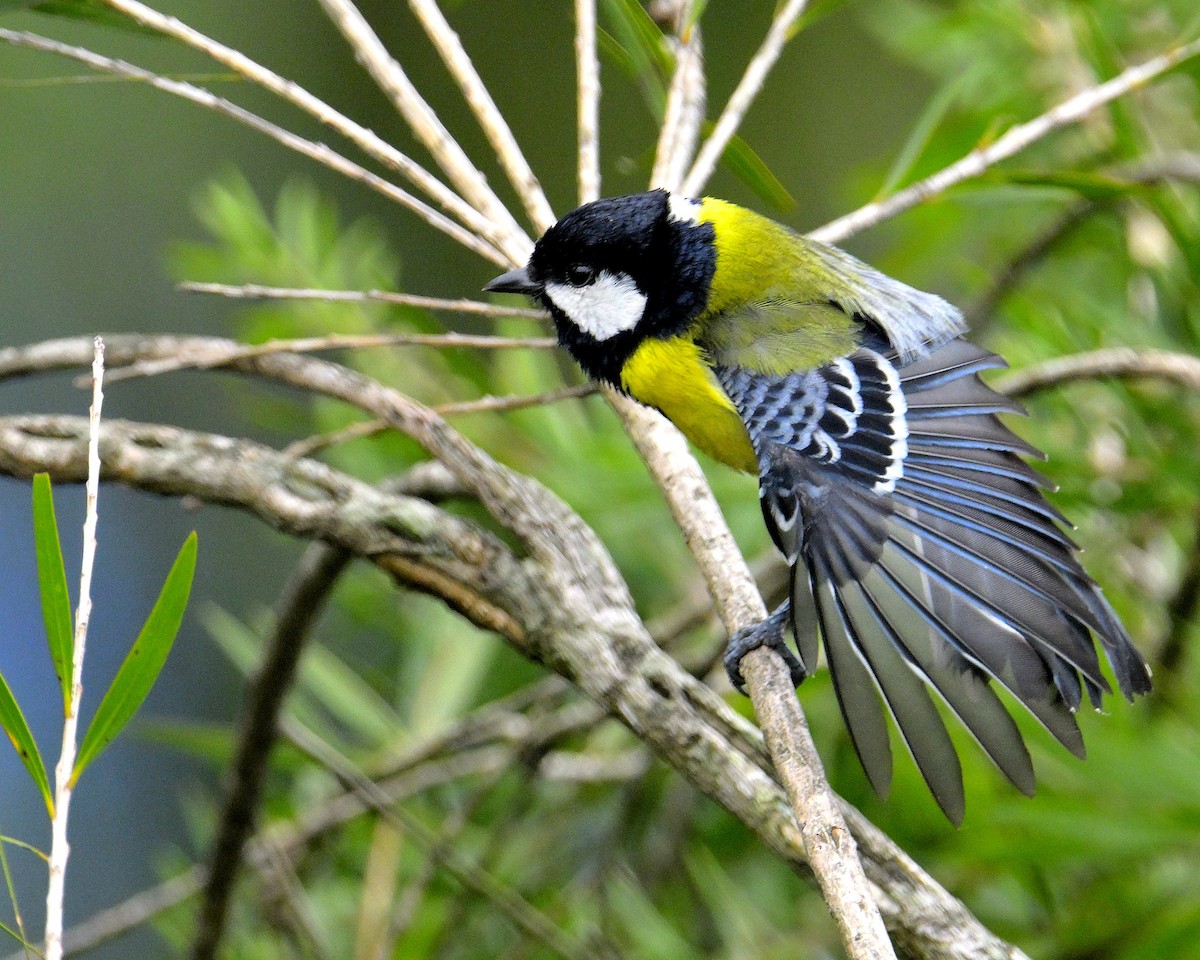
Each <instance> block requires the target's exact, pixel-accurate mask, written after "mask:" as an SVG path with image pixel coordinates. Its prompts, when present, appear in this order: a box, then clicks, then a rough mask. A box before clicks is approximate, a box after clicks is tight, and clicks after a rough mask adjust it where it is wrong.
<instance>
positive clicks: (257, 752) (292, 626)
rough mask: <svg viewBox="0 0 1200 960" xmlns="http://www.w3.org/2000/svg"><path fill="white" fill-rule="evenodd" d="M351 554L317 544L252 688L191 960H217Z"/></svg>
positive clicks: (294, 582)
mask: <svg viewBox="0 0 1200 960" xmlns="http://www.w3.org/2000/svg"><path fill="white" fill-rule="evenodd" d="M350 560H351V556H350V554H349V552H347V551H346V550H342V549H339V548H337V547H331V546H327V545H326V544H323V543H314V544H312V545H311V546H310V547H309V548H308V549H307V550H306V551H305V553H304V556H303V557H302V558H301V560H300V562H299V563H298V564H297V566H296V569H295V571H294V572H293V574H292V577H291V579H290V581H289V582H288V584H287V586H286V587H285V588H284V592H283V598H282V600H281V602H280V616H279V619H278V621H277V622H276V624H275V628H274V630H273V631H272V633H271V641H270V643H269V644H268V646H267V648H266V650H265V651H264V652H263V659H262V665H261V668H260V670H259V673H258V676H257V677H256V678H255V680H254V683H253V684H252V685H251V688H250V692H249V696H248V700H249V705H248V707H247V711H246V722H245V724H244V725H243V726H242V728H241V732H240V734H239V737H238V744H237V752H236V756H235V758H234V763H233V767H232V769H231V771H230V776H231V780H230V784H229V790H228V792H227V794H226V797H225V802H224V804H223V806H222V810H221V814H220V816H219V818H218V820H217V823H218V829H217V836H216V838H215V839H214V841H213V845H212V852H211V854H210V856H209V866H208V871H207V879H206V880H205V884H204V896H203V899H202V901H201V905H200V911H199V915H198V917H197V920H196V934H195V939H194V940H193V942H192V960H212V958H213V957H215V956H216V955H217V948H218V947H219V945H220V943H221V938H222V936H223V935H224V932H225V917H226V915H227V912H228V907H229V899H230V896H231V894H232V892H233V884H234V880H235V879H236V878H237V873H238V869H239V867H240V866H241V864H242V853H243V849H244V848H245V845H246V841H247V840H248V839H249V837H250V835H251V833H252V832H253V829H254V823H255V820H256V818H257V815H258V807H259V803H260V800H261V798H262V791H263V784H264V782H265V781H266V777H267V773H268V771H269V769H270V763H269V761H270V756H271V752H272V749H273V748H274V746H275V740H276V736H277V727H278V724H279V717H280V715H281V713H282V712H283V705H284V702H285V700H286V697H287V695H288V693H290V692H291V689H292V684H293V681H294V678H295V675H296V669H297V667H298V666H299V664H300V655H301V654H302V653H303V652H304V648H305V646H306V641H307V640H308V638H309V636H310V635H311V633H312V629H313V626H314V625H315V624H316V621H317V618H318V617H319V616H320V615H321V611H322V610H323V609H324V607H325V603H326V601H327V600H328V598H329V594H330V591H331V590H332V588H333V585H334V584H335V583H336V582H337V580H338V578H339V577H340V576H341V574H342V572H343V571H344V570H345V569H346V567H347V565H348V564H349V563H350Z"/></svg>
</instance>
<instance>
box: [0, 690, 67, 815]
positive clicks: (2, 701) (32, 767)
mask: <svg viewBox="0 0 1200 960" xmlns="http://www.w3.org/2000/svg"><path fill="white" fill-rule="evenodd" d="M0 726H2V727H4V732H5V733H7V734H8V739H9V740H11V741H12V745H13V746H14V747H15V748H16V751H17V756H19V757H20V758H21V762H22V763H23V764H25V769H26V770H28V771H29V775H30V776H31V777H33V782H34V783H35V784H37V788H38V789H39V790H41V791H42V799H43V800H45V801H46V809H47V810H48V811H49V812H50V816H51V817H53V816H54V794H53V793H51V791H50V779H49V777H47V776H46V765H45V764H44V763H42V755H41V753H39V752H38V748H37V742H36V741H35V740H34V739H33V733H32V731H30V729H29V724H28V723H26V722H25V714H23V713H22V712H21V708H20V707H19V706H17V698H16V697H14V696H13V692H12V690H10V689H9V686H8V683H7V681H5V679H4V677H3V676H0Z"/></svg>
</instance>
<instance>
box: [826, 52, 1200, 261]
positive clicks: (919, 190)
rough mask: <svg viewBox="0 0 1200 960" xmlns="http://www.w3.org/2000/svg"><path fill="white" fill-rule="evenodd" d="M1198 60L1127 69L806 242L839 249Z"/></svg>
mask: <svg viewBox="0 0 1200 960" xmlns="http://www.w3.org/2000/svg"><path fill="white" fill-rule="evenodd" d="M1197 54H1200V38H1198V39H1196V40H1192V41H1191V42H1190V43H1185V44H1181V45H1180V46H1178V47H1174V48H1173V49H1171V50H1168V51H1166V52H1165V53H1161V54H1159V55H1158V56H1157V57H1153V58H1152V59H1150V60H1147V61H1146V62H1145V63H1141V64H1138V65H1136V66H1133V67H1128V68H1126V69H1125V70H1123V71H1122V72H1121V73H1119V74H1117V76H1115V77H1113V78H1112V79H1111V80H1108V81H1106V82H1105V83H1101V84H1097V85H1096V86H1094V87H1088V88H1087V89H1086V90H1082V91H1080V92H1079V93H1077V94H1075V96H1073V97H1070V98H1069V99H1067V100H1064V101H1063V102H1062V103H1060V104H1058V105H1057V106H1054V107H1051V108H1050V109H1049V110H1047V111H1046V112H1045V113H1043V114H1041V115H1040V116H1038V117H1035V118H1034V119H1032V120H1029V121H1028V122H1026V123H1021V124H1018V125H1017V126H1015V127H1012V128H1010V129H1009V130H1008V131H1007V132H1006V133H1004V134H1003V135H1002V136H1000V137H998V138H997V139H996V140H995V141H993V142H992V143H990V144H989V145H987V146H985V147H976V148H975V149H974V150H972V151H971V152H970V153H968V154H967V155H966V156H965V157H963V158H962V159H960V160H956V161H955V162H954V163H952V164H950V166H948V167H944V168H943V169H941V170H939V171H938V172H937V173H934V174H930V175H929V176H928V177H926V178H925V179H924V180H918V181H917V182H916V183H914V184H912V185H911V186H908V187H905V188H904V189H903V190H901V191H899V192H898V193H894V194H892V195H891V196H890V197H888V198H887V199H885V200H878V201H875V202H873V203H868V204H866V205H865V206H863V207H859V209H857V210H855V211H854V212H853V213H848V214H846V215H845V216H844V217H838V218H837V219H836V220H833V221H830V222H829V223H827V224H825V226H823V227H819V228H817V229H816V230H814V231H812V232H811V233H810V234H809V236H810V237H811V238H812V239H814V240H820V241H821V242H823V243H838V242H840V241H842V240H845V239H846V238H847V237H850V236H853V235H854V234H856V233H858V232H860V231H862V230H865V229H866V228H867V227H873V226H875V225H876V224H879V223H882V222H883V221H884V220H889V219H891V218H892V217H894V216H896V215H897V214H900V213H903V212H904V211H906V210H909V209H911V208H912V207H915V206H916V205H917V204H919V203H923V202H925V201H926V200H928V199H930V198H931V197H935V196H937V195H938V194H940V193H943V192H944V191H946V190H947V189H949V188H950V187H952V186H954V185H955V184H958V183H962V182H963V181H964V180H970V179H971V178H972V177H977V176H979V175H980V174H981V173H983V172H984V171H985V170H987V169H988V168H989V167H993V166H995V165H996V164H997V163H999V162H1000V161H1001V160H1007V159H1008V158H1009V157H1011V156H1014V155H1015V154H1017V153H1020V152H1021V151H1022V150H1024V149H1025V148H1026V147H1028V146H1029V145H1030V144H1033V143H1036V142H1037V141H1038V140H1041V139H1042V138H1043V137H1045V136H1046V135H1047V134H1050V133H1053V132H1054V131H1055V130H1058V129H1060V128H1062V127H1065V126H1068V125H1070V124H1072V123H1076V122H1078V121H1079V120H1082V119H1083V118H1084V117H1086V116H1087V115H1088V114H1089V113H1091V112H1092V111H1093V110H1096V109H1097V108H1099V107H1102V106H1104V105H1105V104H1106V103H1109V102H1110V101H1112V100H1115V99H1116V98H1117V97H1121V96H1124V95H1125V94H1127V93H1129V92H1130V91H1132V90H1135V89H1137V88H1138V87H1141V86H1144V85H1145V84H1147V83H1149V82H1150V81H1151V80H1154V79H1155V78H1156V77H1159V76H1162V75H1163V74H1164V73H1166V72H1167V71H1168V70H1170V69H1172V68H1173V67H1177V66H1179V64H1181V63H1183V62H1184V61H1185V60H1189V59H1190V58H1192V57H1194V56H1196V55H1197Z"/></svg>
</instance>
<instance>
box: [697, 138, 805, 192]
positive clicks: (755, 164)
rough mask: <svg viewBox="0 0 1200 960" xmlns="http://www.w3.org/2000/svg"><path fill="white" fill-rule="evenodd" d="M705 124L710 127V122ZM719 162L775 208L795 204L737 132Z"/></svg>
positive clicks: (785, 188)
mask: <svg viewBox="0 0 1200 960" xmlns="http://www.w3.org/2000/svg"><path fill="white" fill-rule="evenodd" d="M705 126H706V127H708V128H711V127H712V124H705ZM721 163H722V164H723V165H724V166H725V167H727V168H728V169H729V170H730V171H731V172H732V173H733V174H734V175H735V176H736V177H737V178H738V179H739V180H741V181H742V182H743V183H744V184H745V185H746V186H748V187H749V188H750V189H751V190H753V191H754V192H755V193H756V194H757V195H758V197H759V198H760V199H761V200H762V201H763V202H764V203H767V204H770V206H771V207H773V208H774V209H775V210H780V211H786V210H790V209H792V207H794V206H795V205H796V200H795V198H794V197H793V196H792V195H791V194H790V193H789V192H788V189H787V187H785V186H784V185H783V184H782V183H781V182H780V181H779V178H778V177H776V176H775V174H773V173H772V172H771V169H770V167H768V166H767V165H766V163H765V162H764V161H763V159H762V157H760V156H759V155H758V154H757V153H755V152H754V149H753V148H752V147H751V146H750V144H748V143H747V142H746V141H745V140H743V139H742V138H741V137H739V136H738V135H737V134H734V135H733V136H732V137H731V138H730V140H729V145H728V146H727V147H726V148H725V152H724V153H723V154H722V155H721Z"/></svg>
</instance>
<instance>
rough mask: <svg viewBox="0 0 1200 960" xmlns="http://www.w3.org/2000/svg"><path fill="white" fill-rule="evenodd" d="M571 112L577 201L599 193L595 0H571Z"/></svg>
mask: <svg viewBox="0 0 1200 960" xmlns="http://www.w3.org/2000/svg"><path fill="white" fill-rule="evenodd" d="M575 113H576V130H577V133H578V140H579V202H580V203H591V202H592V201H593V200H597V199H599V197H600V61H599V59H598V58H597V56H596V0H575Z"/></svg>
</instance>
